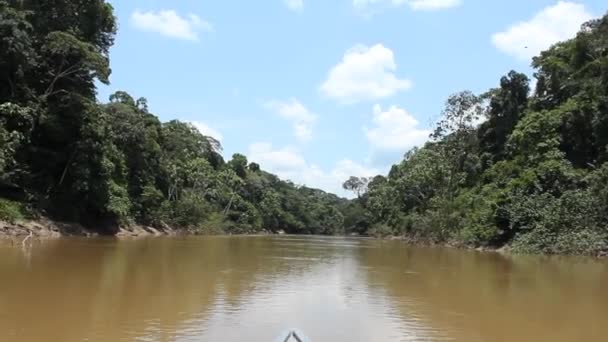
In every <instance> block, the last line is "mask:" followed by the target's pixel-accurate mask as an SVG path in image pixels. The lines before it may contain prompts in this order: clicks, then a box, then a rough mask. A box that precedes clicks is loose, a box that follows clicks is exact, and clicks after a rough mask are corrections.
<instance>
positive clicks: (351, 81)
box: [321, 44, 412, 103]
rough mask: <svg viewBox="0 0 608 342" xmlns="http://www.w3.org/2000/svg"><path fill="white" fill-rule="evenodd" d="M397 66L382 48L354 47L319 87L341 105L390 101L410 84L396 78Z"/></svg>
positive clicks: (381, 46)
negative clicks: (383, 99)
mask: <svg viewBox="0 0 608 342" xmlns="http://www.w3.org/2000/svg"><path fill="white" fill-rule="evenodd" d="M396 70H397V64H396V63H395V56H394V54H393V51H392V50H391V49H388V48H386V47H384V46H383V45H382V44H376V45H374V46H371V47H368V46H365V45H357V46H355V47H353V48H351V49H349V50H348V51H346V53H345V54H344V57H343V58H342V61H341V62H340V63H339V64H338V65H336V66H334V67H333V68H332V69H331V70H330V71H329V75H328V76H327V80H326V81H325V82H324V83H323V84H322V85H321V91H322V92H323V93H324V94H325V95H326V96H328V97H330V98H333V99H336V100H338V101H341V102H343V103H355V102H359V101H363V100H374V99H381V98H386V97H390V96H392V95H394V94H396V93H397V92H399V91H404V90H408V89H410V88H411V87H412V82H411V81H410V80H407V79H400V78H398V77H397V76H396V75H395V71H396Z"/></svg>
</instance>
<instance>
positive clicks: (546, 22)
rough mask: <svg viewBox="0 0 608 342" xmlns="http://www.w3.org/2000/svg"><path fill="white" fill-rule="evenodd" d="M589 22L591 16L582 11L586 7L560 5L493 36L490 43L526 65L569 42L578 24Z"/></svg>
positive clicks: (566, 3) (578, 4)
mask: <svg viewBox="0 0 608 342" xmlns="http://www.w3.org/2000/svg"><path fill="white" fill-rule="evenodd" d="M591 18H593V15H591V14H590V13H589V12H588V11H587V10H586V9H585V5H583V4H580V3H576V2H569V1H559V2H558V3H557V4H555V5H553V6H549V7H546V8H544V9H542V10H541V11H540V12H539V13H537V14H536V15H535V16H534V17H533V18H532V19H530V20H528V21H523V22H519V23H516V24H514V25H512V26H511V27H509V28H508V29H507V30H506V31H503V32H499V33H496V34H494V35H493V36H492V43H493V44H494V45H495V46H496V47H497V48H498V49H499V50H500V51H502V52H504V53H506V54H508V55H511V56H514V57H516V58H518V59H520V60H523V61H529V60H530V59H531V58H532V57H534V56H537V55H539V54H540V52H541V51H543V50H546V49H548V48H549V47H551V45H553V44H555V43H557V42H559V41H563V40H566V39H569V38H572V37H573V36H574V35H576V33H577V32H578V31H579V29H580V27H581V24H583V23H584V22H586V21H588V20H589V19H591Z"/></svg>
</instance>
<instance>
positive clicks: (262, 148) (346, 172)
mask: <svg viewBox="0 0 608 342" xmlns="http://www.w3.org/2000/svg"><path fill="white" fill-rule="evenodd" d="M248 159H249V160H250V161H253V162H256V163H258V164H260V166H261V167H262V168H263V169H264V170H268V171H270V172H272V173H274V174H276V175H277V176H279V177H280V178H281V179H283V180H290V181H292V182H294V183H295V184H300V185H306V186H308V187H312V188H318V189H322V190H325V191H328V192H331V193H335V194H338V195H340V196H345V197H352V196H353V194H351V193H348V192H346V191H344V189H342V183H343V182H344V181H345V180H347V179H348V178H349V177H350V176H358V177H373V176H376V175H378V174H379V173H380V170H378V169H375V168H371V167H368V166H365V165H361V164H359V163H356V162H354V161H352V160H349V159H342V160H340V161H338V162H337V163H336V164H335V165H334V166H333V168H332V169H330V170H324V169H323V168H321V167H319V166H318V165H315V164H311V163H308V162H307V161H306V159H305V158H304V157H303V156H302V155H301V154H300V152H299V151H298V150H297V149H295V148H293V147H283V148H275V147H273V146H272V144H270V143H264V142H262V143H255V144H252V145H251V146H250V147H249V154H248Z"/></svg>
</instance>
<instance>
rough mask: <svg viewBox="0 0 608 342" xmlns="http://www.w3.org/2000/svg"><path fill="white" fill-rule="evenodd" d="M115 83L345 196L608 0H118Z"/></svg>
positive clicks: (252, 155)
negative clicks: (451, 105) (460, 103)
mask: <svg viewBox="0 0 608 342" xmlns="http://www.w3.org/2000/svg"><path fill="white" fill-rule="evenodd" d="M111 2H112V4H113V6H114V8H115V11H116V16H117V17H118V22H119V32H118V35H117V39H116V43H115V46H114V47H113V48H112V50H111V66H112V71H113V73H112V76H111V84H110V86H101V87H100V89H99V98H100V100H101V101H106V100H107V98H108V96H109V94H111V93H112V92H114V91H116V90H126V91H128V92H129V93H131V94H132V95H133V96H134V97H141V96H143V97H146V98H147V99H148V101H149V105H150V110H151V111H152V112H153V113H155V114H156V115H158V116H159V117H160V118H161V120H163V121H168V120H171V119H180V120H185V121H190V122H192V123H193V124H195V126H197V127H198V128H199V129H200V130H201V131H202V132H203V133H205V134H208V135H213V136H215V137H216V138H219V139H220V140H221V141H222V144H223V146H224V156H225V157H226V159H229V158H230V156H231V155H232V154H233V153H235V152H239V153H243V154H245V155H246V156H247V157H248V158H249V159H250V160H251V161H256V162H259V163H260V164H261V165H262V168H264V169H266V170H268V171H271V172H274V173H277V174H278V175H279V176H281V177H282V178H285V179H291V180H292V181H294V182H295V183H298V184H306V185H309V186H314V187H320V188H322V189H324V190H327V191H331V192H335V193H339V194H341V195H344V193H343V192H342V191H341V183H342V181H344V180H345V179H346V178H347V177H348V176H349V175H357V176H371V175H375V174H378V173H386V171H387V170H388V168H389V167H390V165H392V164H393V163H396V162H398V161H399V160H400V159H401V157H402V155H403V153H404V152H406V151H407V150H409V149H410V148H411V147H413V146H416V145H420V144H422V143H424V141H425V140H426V139H427V136H428V131H429V129H430V127H431V126H432V122H433V121H434V120H436V119H437V117H438V115H439V113H440V112H441V108H442V107H443V103H444V101H445V99H446V98H447V97H448V96H449V95H450V94H452V93H454V92H457V91H460V90H465V89H469V90H472V91H474V92H482V91H485V90H487V89H489V88H491V87H495V86H497V84H498V81H499V79H500V77H501V76H502V75H504V74H506V73H507V72H508V71H509V70H512V69H514V70H518V71H522V72H526V73H528V74H531V73H532V70H531V69H530V67H529V64H530V57H531V56H533V55H535V54H536V53H537V52H538V51H540V50H542V49H545V48H546V47H548V46H550V45H551V44H552V43H555V42H557V41H559V40H563V39H567V38H570V37H572V36H574V34H575V33H576V31H577V30H578V28H579V27H580V24H581V23H582V22H584V21H586V20H588V19H590V18H594V17H598V16H600V15H602V14H604V13H605V12H606V10H608V6H606V4H605V3H604V0H587V1H550V0H534V1H530V0H511V1H487V0H485V1H482V0H334V1H326V0H324V1H323V0H263V1H236V0H223V1H200V0H182V1H168V0H147V1H142V0H135V1H126V0H121V1H111Z"/></svg>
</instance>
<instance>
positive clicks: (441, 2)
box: [353, 0, 463, 12]
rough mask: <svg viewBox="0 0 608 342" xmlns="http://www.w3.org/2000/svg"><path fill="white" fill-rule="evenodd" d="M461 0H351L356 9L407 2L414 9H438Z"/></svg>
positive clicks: (461, 0) (452, 5)
mask: <svg viewBox="0 0 608 342" xmlns="http://www.w3.org/2000/svg"><path fill="white" fill-rule="evenodd" d="M462 2H463V0H353V6H354V7H355V9H357V10H358V11H364V12H365V11H369V10H370V9H371V8H372V7H374V6H393V7H397V6H401V5H405V4H407V5H408V6H409V7H410V8H411V9H412V10H414V11H438V10H443V9H448V8H453V7H458V6H460V5H462Z"/></svg>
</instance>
